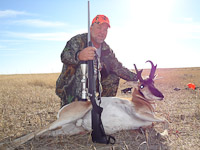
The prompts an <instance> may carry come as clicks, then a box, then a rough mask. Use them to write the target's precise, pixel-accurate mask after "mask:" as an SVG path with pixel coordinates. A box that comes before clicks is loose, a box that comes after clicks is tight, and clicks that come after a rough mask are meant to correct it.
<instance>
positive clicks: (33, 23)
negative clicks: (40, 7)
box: [13, 19, 68, 27]
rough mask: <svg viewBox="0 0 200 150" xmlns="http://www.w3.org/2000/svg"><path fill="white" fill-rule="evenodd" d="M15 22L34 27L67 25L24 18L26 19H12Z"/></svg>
mask: <svg viewBox="0 0 200 150" xmlns="http://www.w3.org/2000/svg"><path fill="white" fill-rule="evenodd" d="M13 23H15V24H20V25H28V26H34V27H62V26H67V25H68V24H66V23H63V22H57V21H55V22H51V21H43V20H39V19H26V20H17V21H13Z"/></svg>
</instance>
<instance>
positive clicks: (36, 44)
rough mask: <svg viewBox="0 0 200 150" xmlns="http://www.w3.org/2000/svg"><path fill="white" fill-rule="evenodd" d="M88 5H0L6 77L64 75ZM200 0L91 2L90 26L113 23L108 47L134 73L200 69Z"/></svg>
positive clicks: (0, 50) (78, 0) (20, 0)
mask: <svg viewBox="0 0 200 150" xmlns="http://www.w3.org/2000/svg"><path fill="white" fill-rule="evenodd" d="M87 4H88V0H57V1H53V0H52V1H50V0H42V1H40V0H0V74H24V73H25V74H32V73H59V72H61V69H62V62H61V59H60V54H61V52H62V50H63V48H64V47H65V45H66V42H67V41H68V40H70V38H72V37H73V36H75V35H77V34H81V33H85V32H87V30H88V29H87V28H88V24H87V23H88V20H87ZM199 6H200V1H199V0H90V22H91V21H92V19H93V18H94V17H95V16H96V15H98V14H104V15H106V16H107V17H108V18H109V20H110V25H111V28H109V29H108V35H107V38H106V40H105V41H106V42H107V43H108V44H109V46H110V47H111V48H112V49H113V51H114V53H115V55H116V57H117V58H118V60H119V61H120V62H122V64H123V65H124V66H125V67H127V68H129V69H133V64H136V65H137V66H138V68H150V64H147V63H145V62H146V61H147V60H152V61H153V62H154V63H155V64H157V65H158V68H182V67H200V60H199V59H200V9H199Z"/></svg>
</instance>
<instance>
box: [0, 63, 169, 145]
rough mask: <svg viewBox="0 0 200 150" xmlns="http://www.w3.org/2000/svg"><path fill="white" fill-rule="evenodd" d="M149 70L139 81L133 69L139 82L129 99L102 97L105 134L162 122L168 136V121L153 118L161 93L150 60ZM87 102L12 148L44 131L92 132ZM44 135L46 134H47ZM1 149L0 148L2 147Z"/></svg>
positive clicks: (78, 103) (72, 105)
mask: <svg viewBox="0 0 200 150" xmlns="http://www.w3.org/2000/svg"><path fill="white" fill-rule="evenodd" d="M147 62H149V63H151V66H152V68H151V71H150V74H149V77H148V78H147V79H143V78H142V70H140V71H138V69H137V67H136V65H135V70H136V73H137V77H138V79H139V82H138V87H137V88H135V89H134V90H133V93H132V99H131V100H125V99H122V98H117V97H102V103H101V107H103V112H102V122H103V125H104V129H105V132H106V134H112V133H115V132H117V131H120V130H129V129H139V128H141V127H146V126H149V125H151V124H152V123H153V122H163V123H164V129H165V130H164V132H165V133H167V128H168V122H167V120H165V119H161V118H158V117H156V116H155V112H154V111H155V101H156V100H163V98H164V96H163V94H162V93H161V92H160V91H159V90H158V89H157V88H156V87H155V86H154V78H155V71H156V67H157V65H156V66H154V64H153V63H152V62H151V61H147ZM91 109H92V105H91V102H90V101H87V102H83V101H75V102H72V103H70V104H68V105H66V106H64V107H62V108H61V109H60V110H59V112H58V115H57V117H58V119H57V120H56V121H54V122H53V123H51V124H50V125H48V126H46V127H44V128H43V129H41V130H39V131H36V132H34V133H30V134H28V135H25V136H23V137H20V138H18V139H16V140H14V141H13V142H12V143H11V145H12V146H19V145H21V144H23V143H25V142H26V141H28V140H30V139H32V138H33V137H34V136H39V135H41V134H43V133H45V132H47V131H49V132H48V134H51V135H59V134H64V135H74V134H79V133H81V132H84V131H91ZM48 134H47V135H48ZM1 146H2V144H1ZM1 146H0V147H1Z"/></svg>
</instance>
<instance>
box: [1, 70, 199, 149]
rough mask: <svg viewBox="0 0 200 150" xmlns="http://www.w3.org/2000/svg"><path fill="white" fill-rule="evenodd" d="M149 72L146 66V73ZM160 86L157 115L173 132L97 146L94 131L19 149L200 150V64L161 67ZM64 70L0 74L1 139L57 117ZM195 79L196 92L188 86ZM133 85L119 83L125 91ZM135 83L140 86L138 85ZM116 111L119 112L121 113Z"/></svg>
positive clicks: (121, 137)
mask: <svg viewBox="0 0 200 150" xmlns="http://www.w3.org/2000/svg"><path fill="white" fill-rule="evenodd" d="M148 71H149V70H144V73H143V75H147V74H148ZM156 73H157V74H158V78H159V79H158V80H156V81H155V82H156V83H155V84H156V87H157V88H158V89H159V90H160V91H162V93H163V94H164V96H165V98H164V101H161V102H157V108H156V113H157V114H158V116H162V117H165V118H166V119H167V120H168V121H169V122H170V127H169V130H168V131H169V136H168V137H167V138H162V137H160V136H159V134H158V132H161V131H162V126H161V125H160V124H155V125H154V127H152V128H149V129H147V133H148V139H146V138H145V136H144V135H143V134H142V132H141V131H139V130H131V131H121V132H118V133H116V134H114V136H115V138H116V140H117V142H116V144H115V145H102V144H93V143H92V142H91V138H90V134H89V133H84V134H81V135H76V136H58V137H36V138H34V139H33V140H30V141H28V142H27V143H25V144H23V145H21V146H20V147H18V148H17V149H32V150H40V149H42V150H43V149H46V150H47V149H48V150H49V149H50V150H51V149H69V150H71V149H73V150H76V149H77V150H89V149H91V150H95V149H96V150H111V149H113V150H118V149H119V150H139V149H152V150H160V149H166V150H167V149H169V150H187V149H190V150H197V149H199V147H200V88H199V87H200V68H178V69H157V72H156ZM58 76H59V74H29V75H0V143H1V142H9V141H12V140H13V139H16V138H17V137H20V136H22V135H25V134H28V133H30V132H33V131H36V130H37V129H39V128H42V127H44V126H46V125H48V124H50V123H51V122H53V121H54V120H55V119H56V114H57V112H58V110H59V108H60V100H59V98H58V97H57V96H56V94H55V82H56V79H57V77H58ZM188 83H194V84H195V85H196V86H197V89H196V90H192V89H189V88H187V84H188ZM127 87H130V85H129V83H126V82H125V81H124V80H121V81H120V87H119V89H118V93H117V96H120V97H125V98H127V97H131V94H122V93H121V89H123V88H127ZM134 87H136V84H135V85H134ZM116 113H117V112H116Z"/></svg>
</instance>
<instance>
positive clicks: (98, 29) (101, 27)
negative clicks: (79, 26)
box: [90, 23, 108, 44]
mask: <svg viewBox="0 0 200 150" xmlns="http://www.w3.org/2000/svg"><path fill="white" fill-rule="evenodd" d="M90 32H91V38H92V40H94V41H95V42H96V43H98V44H101V43H103V41H104V40H105V38H106V36H107V32H108V24H107V23H102V24H96V23H94V24H93V25H92V26H91V27H90Z"/></svg>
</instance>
